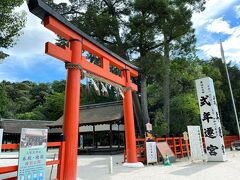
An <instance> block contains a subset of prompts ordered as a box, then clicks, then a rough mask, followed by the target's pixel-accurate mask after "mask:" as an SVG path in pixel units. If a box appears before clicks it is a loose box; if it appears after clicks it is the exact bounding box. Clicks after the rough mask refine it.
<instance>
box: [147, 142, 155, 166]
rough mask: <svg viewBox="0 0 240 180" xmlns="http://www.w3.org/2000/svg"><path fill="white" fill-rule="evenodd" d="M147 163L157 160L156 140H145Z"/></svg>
mask: <svg viewBox="0 0 240 180" xmlns="http://www.w3.org/2000/svg"><path fill="white" fill-rule="evenodd" d="M146 151H147V153H146V154H147V164H148V163H156V162H157V146H156V142H146Z"/></svg>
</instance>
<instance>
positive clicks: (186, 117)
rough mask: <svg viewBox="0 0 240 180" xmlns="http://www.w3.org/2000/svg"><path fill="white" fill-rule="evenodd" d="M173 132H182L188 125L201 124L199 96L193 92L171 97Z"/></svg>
mask: <svg viewBox="0 0 240 180" xmlns="http://www.w3.org/2000/svg"><path fill="white" fill-rule="evenodd" d="M170 106H171V112H170V113H171V121H170V122H171V124H170V126H171V133H172V134H175V135H177V134H182V132H184V131H187V126H188V125H200V113H199V107H198V102H197V97H196V95H195V94H193V93H184V94H179V95H176V96H174V97H173V98H172V99H171V105H170Z"/></svg>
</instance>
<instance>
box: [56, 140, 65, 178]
mask: <svg viewBox="0 0 240 180" xmlns="http://www.w3.org/2000/svg"><path fill="white" fill-rule="evenodd" d="M58 159H59V160H60V163H59V164H58V169H57V178H58V179H59V180H63V178H64V176H63V175H64V159H65V142H62V143H61V146H60V149H59V153H58Z"/></svg>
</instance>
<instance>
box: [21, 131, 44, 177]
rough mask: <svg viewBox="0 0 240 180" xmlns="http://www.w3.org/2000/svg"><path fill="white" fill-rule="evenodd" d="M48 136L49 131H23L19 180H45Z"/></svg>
mask: <svg viewBox="0 0 240 180" xmlns="http://www.w3.org/2000/svg"><path fill="white" fill-rule="evenodd" d="M47 134H48V130H47V129H28V128H23V129H22V132H21V139H20V150H19V160H18V180H44V179H45V174H46V152H47Z"/></svg>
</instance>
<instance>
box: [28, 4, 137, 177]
mask: <svg viewBox="0 0 240 180" xmlns="http://www.w3.org/2000/svg"><path fill="white" fill-rule="evenodd" d="M28 7H29V10H30V11H31V12H32V13H33V14H35V15H36V16H37V17H39V18H40V19H42V20H43V22H44V26H45V27H46V28H48V29H50V30H51V31H53V32H55V33H56V34H58V35H59V36H61V37H63V38H64V39H66V40H68V41H69V42H70V48H68V47H59V46H56V45H54V44H52V43H50V42H47V43H46V46H45V52H46V53H47V54H49V55H51V56H53V57H55V58H57V59H59V60H62V61H63V62H65V64H66V67H67V84H66V93H65V96H66V97H65V110H64V133H65V136H66V151H65V164H64V179H67V180H75V179H76V174H77V149H78V131H79V130H78V124H79V122H78V120H79V105H80V79H81V71H82V70H86V71H88V72H91V73H93V74H94V75H97V76H100V77H101V78H104V79H107V80H108V81H111V82H113V83H116V84H118V85H121V86H123V87H126V91H125V92H124V122H125V137H126V152H127V162H128V164H129V165H130V166H135V165H136V166H141V164H140V163H138V162H137V152H136V137H135V127H134V117H133V106H132V91H137V85H136V84H134V83H132V80H131V78H132V77H137V76H138V70H139V69H138V68H137V67H136V66H134V65H132V64H131V63H129V62H127V61H126V60H124V59H123V58H121V57H120V56H118V55H116V54H115V53H113V52H112V51H110V50H109V49H107V48H106V47H104V46H103V45H101V44H100V43H98V42H97V41H95V40H94V39H92V38H91V37H90V36H88V35H87V34H85V33H84V32H82V31H81V30H80V29H78V28H76V27H75V26H74V25H73V24H71V23H70V22H68V21H67V20H66V19H65V18H64V17H62V16H61V15H59V14H58V13H56V12H54V11H53V10H52V9H51V8H50V7H49V6H48V5H47V4H45V3H44V2H42V1H41V0H29V2H28ZM83 50H86V51H88V52H89V53H92V54H94V55H95V56H97V57H98V58H99V59H100V60H101V63H100V64H101V65H100V66H97V65H95V64H92V63H90V62H88V61H87V60H86V57H84V56H83V55H82V51H83ZM110 65H112V66H115V67H116V68H118V69H119V70H121V72H122V73H121V75H120V76H118V75H116V74H113V73H112V72H110Z"/></svg>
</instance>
